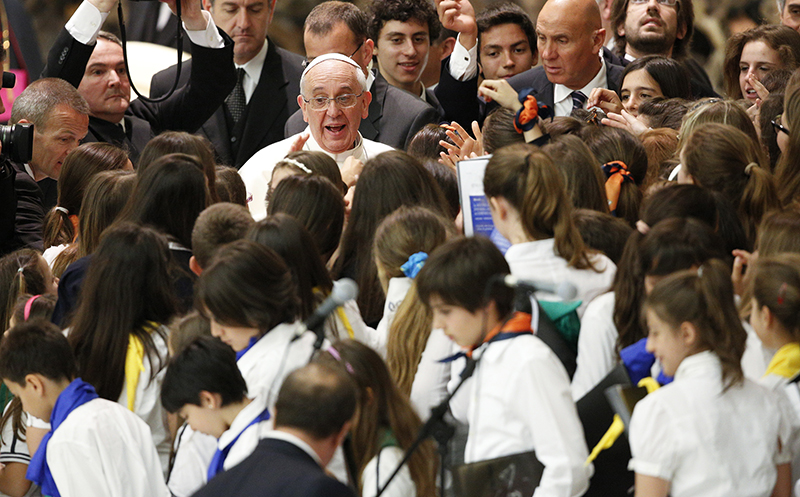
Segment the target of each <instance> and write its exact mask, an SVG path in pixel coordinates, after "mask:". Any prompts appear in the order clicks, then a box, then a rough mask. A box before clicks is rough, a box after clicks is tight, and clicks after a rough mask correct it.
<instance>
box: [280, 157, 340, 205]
mask: <svg viewBox="0 0 800 497" xmlns="http://www.w3.org/2000/svg"><path fill="white" fill-rule="evenodd" d="M295 175H301V176H306V175H309V176H323V177H325V178H328V179H329V180H330V182H331V183H333V184H334V186H337V187H338V188H339V189H340V190H341V191H342V194H345V193H347V192H346V189H345V185H344V183H342V173H341V171H339V166H337V165H336V161H335V160H333V158H331V156H329V155H327V154H324V153H322V152H309V151H307V150H300V151H297V152H291V153H290V154H289V155H287V156H286V158H285V159H283V160H281V161H278V163H277V164H275V168H274V169H273V170H272V178H271V179H270V182H269V193H268V194H267V199H268V200H269V199H271V198H272V197H271V193H272V192H273V191H274V190H275V188H277V186H278V185H279V184H280V183H281V181H283V180H284V179H286V178H288V177H289V176H295Z"/></svg>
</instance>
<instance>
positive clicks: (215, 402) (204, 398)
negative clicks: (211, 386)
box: [200, 390, 222, 409]
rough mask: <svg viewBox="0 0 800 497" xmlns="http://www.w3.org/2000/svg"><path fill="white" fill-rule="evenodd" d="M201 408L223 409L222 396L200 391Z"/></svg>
mask: <svg viewBox="0 0 800 497" xmlns="http://www.w3.org/2000/svg"><path fill="white" fill-rule="evenodd" d="M200 407H205V408H207V409H218V408H220V407H222V396H221V395H220V394H218V393H212V392H207V391H205V390H201V391H200Z"/></svg>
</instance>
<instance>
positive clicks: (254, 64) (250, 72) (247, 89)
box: [235, 40, 269, 104]
mask: <svg viewBox="0 0 800 497" xmlns="http://www.w3.org/2000/svg"><path fill="white" fill-rule="evenodd" d="M268 48H269V40H264V46H263V47H261V50H259V51H258V53H257V54H256V56H255V57H253V58H252V59H250V60H248V61H247V62H245V63H244V64H242V65H239V64H235V65H236V69H239V68H242V69H244V78H242V88H244V100H245V102H246V103H248V104H249V103H250V98H251V97H252V96H253V93H255V91H256V87H257V86H258V82H259V81H260V80H261V70H262V69H264V61H265V60H267V49H268Z"/></svg>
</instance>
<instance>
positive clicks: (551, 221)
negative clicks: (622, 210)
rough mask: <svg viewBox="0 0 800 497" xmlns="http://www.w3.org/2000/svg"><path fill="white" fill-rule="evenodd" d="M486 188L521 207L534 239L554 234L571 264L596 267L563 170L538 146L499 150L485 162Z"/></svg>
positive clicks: (559, 250)
mask: <svg viewBox="0 0 800 497" xmlns="http://www.w3.org/2000/svg"><path fill="white" fill-rule="evenodd" d="M483 190H484V192H485V193H486V196H487V197H502V198H504V199H506V200H507V201H508V202H509V203H510V204H511V205H512V206H513V207H514V208H515V209H517V211H519V214H520V219H521V220H522V229H523V230H524V231H525V234H526V235H527V236H528V237H529V238H530V239H531V240H536V239H545V238H555V249H556V252H557V254H558V255H559V256H560V257H562V258H564V259H565V260H566V261H567V263H568V264H569V265H570V266H572V267H574V268H576V269H589V268H591V269H595V270H596V268H595V267H594V266H593V265H592V263H591V261H590V260H589V255H590V252H589V250H588V249H587V248H586V245H585V244H584V243H583V239H582V238H581V234H580V232H578V228H577V227H576V226H575V223H574V221H573V219H572V205H571V202H570V200H569V198H568V197H567V193H566V190H565V189H564V181H563V179H562V178H561V173H560V172H559V171H558V169H557V168H556V166H555V164H553V161H552V160H550V157H549V156H548V155H547V154H545V153H544V152H542V151H541V150H540V149H539V148H537V147H534V146H531V145H525V144H520V145H511V146H509V147H505V148H503V149H500V150H498V151H497V152H496V153H495V154H494V155H493V156H492V158H491V159H489V163H488V164H487V165H486V173H485V174H484V176H483Z"/></svg>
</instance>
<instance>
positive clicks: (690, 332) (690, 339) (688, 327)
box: [678, 321, 700, 348]
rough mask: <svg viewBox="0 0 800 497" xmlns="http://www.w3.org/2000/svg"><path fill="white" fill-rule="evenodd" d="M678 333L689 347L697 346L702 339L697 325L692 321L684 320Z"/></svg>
mask: <svg viewBox="0 0 800 497" xmlns="http://www.w3.org/2000/svg"><path fill="white" fill-rule="evenodd" d="M678 334H679V337H680V339H681V340H682V341H683V343H684V345H686V346H687V347H689V348H694V347H696V346H697V344H698V342H699V340H700V333H699V332H698V330H697V327H696V326H695V325H694V323H692V322H690V321H684V322H682V323H681V326H680V328H679V329H678Z"/></svg>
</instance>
